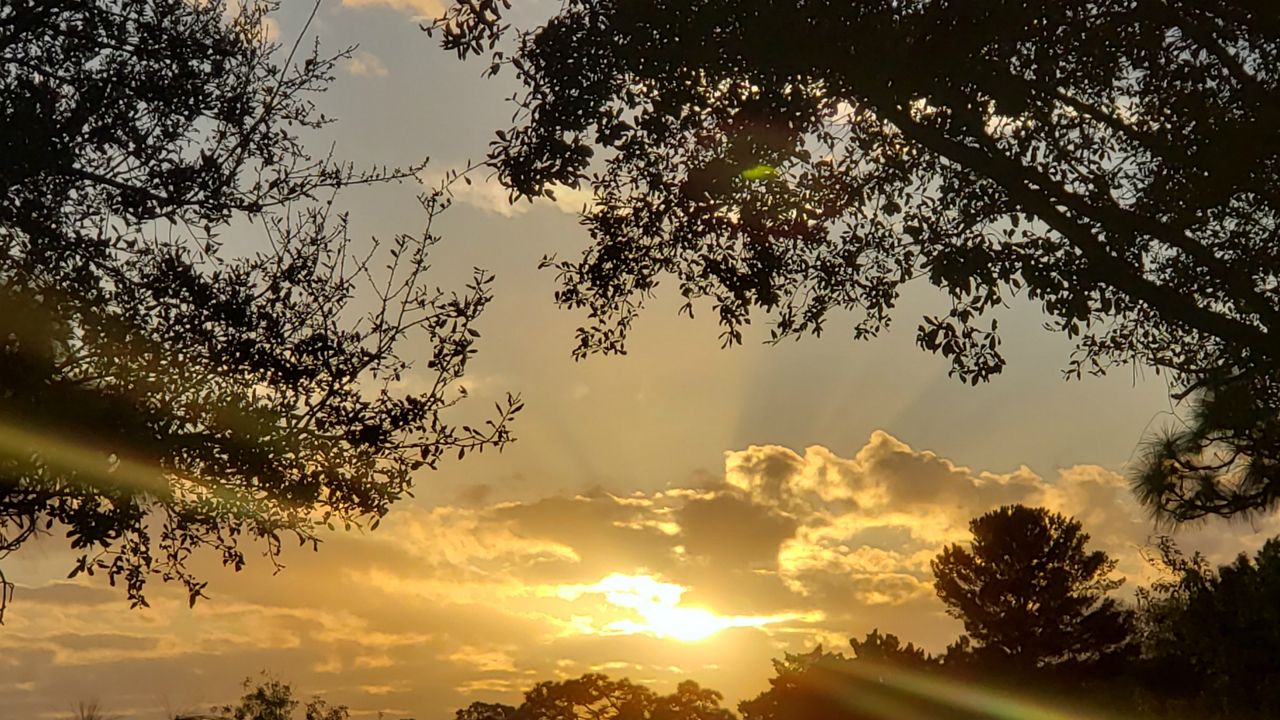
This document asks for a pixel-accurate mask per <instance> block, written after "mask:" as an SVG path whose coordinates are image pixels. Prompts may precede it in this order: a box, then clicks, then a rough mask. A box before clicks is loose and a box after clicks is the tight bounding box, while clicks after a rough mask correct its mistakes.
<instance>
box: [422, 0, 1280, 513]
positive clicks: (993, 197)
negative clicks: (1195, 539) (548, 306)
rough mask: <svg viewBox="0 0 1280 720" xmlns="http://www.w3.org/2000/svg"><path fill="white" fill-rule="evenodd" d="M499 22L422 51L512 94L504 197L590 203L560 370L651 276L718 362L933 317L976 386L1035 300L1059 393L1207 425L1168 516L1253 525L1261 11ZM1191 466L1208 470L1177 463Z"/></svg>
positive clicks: (447, 25) (1193, 8) (464, 24)
mask: <svg viewBox="0 0 1280 720" xmlns="http://www.w3.org/2000/svg"><path fill="white" fill-rule="evenodd" d="M509 4H510V3H509V1H508V0H484V1H481V2H476V1H474V0H466V1H462V0H459V2H456V3H454V5H453V6H452V8H450V10H449V12H448V14H447V15H446V17H445V18H444V19H442V20H441V21H439V22H438V23H436V24H435V26H434V27H433V28H432V30H433V31H435V32H439V33H440V34H441V35H442V36H443V45H444V47H445V48H447V49H450V50H453V51H456V52H457V53H458V54H459V55H460V56H463V57H467V56H473V55H484V54H488V56H489V58H490V60H491V66H490V72H493V73H496V72H499V71H500V70H501V69H502V68H504V67H505V66H508V65H509V66H510V67H511V68H512V69H514V71H515V72H516V74H517V77H518V80H519V81H520V82H521V83H522V84H523V85H524V87H525V90H526V92H525V93H524V95H523V96H522V99H520V101H519V111H518V113H517V120H516V125H515V127H513V128H512V129H511V130H508V131H501V132H499V133H498V135H497V139H496V141H495V142H494V143H493V146H492V151H491V154H490V161H491V162H492V164H493V166H494V167H495V168H496V169H497V171H498V174H499V177H500V179H501V180H502V182H503V183H504V184H505V185H506V186H507V187H509V188H510V189H511V193H512V199H513V200H514V199H516V198H517V197H521V196H529V197H532V196H537V195H539V194H543V193H550V192H551V188H552V186H553V185H555V184H561V185H568V186H571V187H579V186H581V185H583V184H588V185H590V186H591V187H592V188H593V189H594V191H595V196H596V197H595V200H596V203H595V207H594V209H592V210H590V211H589V212H587V213H586V216H585V218H584V222H585V224H586V227H587V228H588V230H589V231H590V233H591V236H592V239H593V244H592V245H591V246H590V248H589V249H588V250H587V251H586V253H585V254H584V255H583V256H582V257H581V258H580V259H578V260H557V259H554V258H549V259H548V261H547V264H548V265H550V266H552V267H554V268H555V269H556V270H557V271H558V273H559V276H560V280H561V283H562V287H561V289H560V291H559V293H558V296H557V297H558V301H559V303H560V304H561V305H563V306H566V307H570V308H578V309H582V310H585V311H586V313H587V316H588V319H589V320H588V326H587V327H585V328H583V329H582V330H581V331H580V333H579V338H578V340H579V342H578V347H577V352H578V353H579V354H585V353H590V352H621V351H622V350H623V347H624V345H623V341H624V339H625V336H626V334H627V330H628V328H629V327H630V325H631V323H632V321H633V320H634V318H635V317H636V314H637V313H638V312H639V311H640V310H641V308H642V306H643V305H644V303H645V301H646V299H647V298H648V297H649V296H650V294H651V292H652V291H653V290H654V288H655V287H656V286H657V284H658V282H659V281H660V280H663V279H668V278H670V279H673V280H674V281H675V283H676V284H677V285H678V287H679V290H680V292H681V293H682V294H683V296H684V297H685V298H687V300H688V304H687V305H686V306H685V311H687V312H689V313H692V312H693V310H694V307H695V305H699V306H700V305H701V304H702V303H703V302H706V301H709V302H710V304H711V305H712V307H713V309H714V310H715V312H716V313H717V314H718V316H719V320H720V323H721V325H722V327H723V339H724V341H725V342H726V343H736V342H740V341H741V339H742V327H743V326H744V325H745V324H747V323H748V322H750V320H751V318H752V317H753V315H755V314H756V311H763V312H765V313H767V314H768V315H769V316H770V317H771V318H772V320H773V323H774V327H773V328H772V330H771V333H770V337H771V339H772V340H774V341H777V340H781V339H783V338H789V337H799V336H802V335H805V334H807V333H813V334H818V333H821V332H822V331H823V330H824V329H825V326H826V322H827V321H828V319H829V318H830V316H831V315H832V313H833V312H836V311H849V312H851V313H852V314H853V328H852V330H853V335H854V336H855V337H858V338H863V337H869V336H873V335H876V334H877V333H879V332H881V331H882V330H884V329H885V328H886V327H888V325H889V323H890V320H891V317H892V313H893V310H894V306H895V303H896V302H897V300H898V298H899V295H900V292H901V291H902V288H903V287H904V286H905V285H907V284H908V283H912V282H916V281H919V282H922V283H929V284H932V285H933V286H936V287H937V288H939V289H941V290H942V291H944V293H945V296H946V300H945V301H944V303H945V304H943V305H942V307H941V308H940V309H939V311H938V312H937V313H936V314H934V315H931V316H927V317H925V318H924V319H923V322H922V323H921V324H920V325H919V326H918V329H917V341H918V343H919V344H920V345H921V346H922V347H923V348H925V349H927V350H930V351H933V352H938V353H941V354H943V355H944V356H946V357H947V358H949V359H950V361H951V366H952V372H953V373H954V374H955V375H958V376H959V377H960V378H961V379H962V380H965V381H969V382H973V383H977V382H979V381H982V380H986V379H988V378H990V377H991V376H992V375H994V374H995V373H998V372H999V371H1000V370H1001V369H1002V368H1003V366H1004V364H1005V360H1004V358H1003V357H1002V355H1001V353H1000V338H999V334H998V327H997V324H996V319H995V317H994V316H993V311H995V310H997V309H999V308H1001V307H1002V306H1004V305H1005V304H1006V303H1007V302H1008V300H1009V299H1010V298H1012V297H1018V296H1021V297H1025V298H1027V299H1029V300H1031V301H1033V302H1035V303H1038V304H1039V305H1040V306H1041V307H1042V308H1043V310H1044V311H1045V313H1047V315H1048V317H1049V325H1050V327H1051V328H1053V329H1055V330H1057V331H1060V332H1062V333H1063V334H1065V335H1066V336H1067V337H1069V338H1072V339H1073V340H1074V341H1075V343H1076V348H1077V349H1076V352H1075V353H1074V354H1073V356H1072V357H1071V359H1070V363H1069V365H1068V372H1069V374H1071V375H1075V376H1079V375H1080V374H1083V373H1086V372H1095V373H1102V372H1105V371H1106V370H1108V369H1109V368H1114V367H1117V366H1126V365H1132V364H1145V365H1148V366H1151V367H1154V368H1156V369H1157V370H1158V371H1160V372H1162V373H1166V374H1167V375H1168V376H1169V378H1170V381H1171V385H1172V392H1173V394H1174V397H1175V398H1177V399H1184V398H1187V397H1189V396H1191V395H1194V394H1198V393H1203V394H1204V395H1205V396H1206V397H1208V398H1210V400H1211V401H1213V400H1214V399H1216V398H1219V397H1226V396H1230V397H1231V398H1232V400H1231V402H1232V403H1239V404H1238V405H1234V406H1233V408H1234V409H1233V413H1234V418H1233V419H1232V420H1231V421H1229V422H1224V423H1223V424H1216V425H1214V426H1213V427H1211V428H1210V430H1211V432H1209V433H1208V434H1191V435H1186V436H1183V438H1182V439H1183V442H1181V443H1179V444H1177V445H1176V446H1173V447H1172V448H1171V454H1172V455H1173V456H1174V457H1176V458H1180V459H1183V460H1185V461H1187V462H1190V463H1197V461H1199V462H1198V463H1197V464H1198V469H1197V471H1196V472H1186V471H1184V470H1182V469H1180V468H1177V467H1169V466H1168V465H1167V464H1166V463H1164V462H1156V463H1154V464H1153V465H1152V468H1153V471H1161V470H1165V469H1168V470H1169V472H1166V473H1165V474H1164V476H1163V477H1162V478H1157V477H1154V476H1153V477H1149V478H1148V482H1146V483H1145V484H1144V487H1145V493H1144V497H1145V499H1147V500H1148V502H1149V503H1150V505H1151V507H1152V508H1153V509H1155V510H1156V511H1158V512H1160V513H1164V514H1168V515H1170V516H1172V517H1173V518H1175V519H1185V518H1189V517H1198V516H1201V515H1204V514H1209V513H1218V514H1233V513H1238V512H1243V511H1246V510H1249V509H1254V508H1269V507H1272V506H1274V505H1275V504H1276V502H1277V501H1278V500H1280V475H1278V474H1277V472H1276V470H1275V468H1276V467H1277V465H1278V464H1280V412H1277V411H1278V410H1280V343H1278V342H1277V341H1276V338H1277V337H1280V276H1278V275H1277V272H1278V271H1277V268H1280V235H1278V233H1280V230H1278V227H1280V225H1278V221H1280V111H1278V110H1277V109H1276V108H1277V107H1278V105H1277V99H1278V98H1280V22H1278V21H1277V19H1276V14H1275V12H1274V9H1273V8H1272V7H1271V4H1270V3H1269V2H1266V1H1265V0H1214V1H1212V2H1204V1H1203V0H1167V1H1164V2H1145V1H1144V0H1086V1H1082V2H1066V3H1063V2H1042V1H1041V0H1000V1H998V2H983V3H965V2H957V1H955V0H867V1H863V2H844V3H841V2H805V3H781V2H770V1H768V0H746V1H743V0H695V1H693V2H660V1H658V0H641V1H635V0H629V1H627V2H621V1H619V0H567V1H566V2H565V3H563V5H562V6H561V8H560V10H559V11H558V12H557V13H556V14H555V15H554V16H553V17H552V18H551V19H550V20H548V21H546V22H545V23H543V24H542V25H540V26H538V27H534V28H526V29H522V30H521V31H520V32H518V34H517V35H516V36H515V38H514V43H511V44H510V45H513V47H509V46H508V44H503V43H502V42H501V41H502V40H503V38H504V34H506V35H509V34H510V33H511V31H510V29H509V24H508V22H507V20H506V19H505V18H504V17H503V16H504V8H505V7H507V6H509ZM1205 456H1208V457H1211V458H1214V459H1212V460H1208V459H1205Z"/></svg>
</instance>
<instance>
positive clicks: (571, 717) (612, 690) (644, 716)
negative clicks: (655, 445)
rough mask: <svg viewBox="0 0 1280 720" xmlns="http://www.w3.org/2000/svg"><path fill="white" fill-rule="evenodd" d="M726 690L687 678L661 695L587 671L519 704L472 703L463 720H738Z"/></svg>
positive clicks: (547, 685) (540, 688)
mask: <svg viewBox="0 0 1280 720" xmlns="http://www.w3.org/2000/svg"><path fill="white" fill-rule="evenodd" d="M721 697H722V696H721V695H720V693H718V692H716V691H714V690H708V689H705V688H702V687H699V686H698V684H697V683H695V682H693V681H691V680H686V681H684V682H682V683H680V685H679V686H678V687H677V688H676V691H675V692H674V693H672V694H670V695H658V694H657V693H655V692H654V691H652V690H650V689H649V688H647V687H644V686H643V685H637V684H635V683H632V682H631V681H629V680H626V679H623V680H612V679H610V678H609V677H608V676H606V675H601V674H598V673H597V674H587V675H583V676H582V677H579V678H573V679H570V680H562V681H559V682H555V681H547V682H540V683H538V684H537V685H535V686H533V687H532V688H530V689H529V691H528V692H526V693H525V695H524V702H522V703H521V704H520V707H518V708H512V707H511V706H509V705H500V704H492V703H472V704H471V705H469V706H468V707H467V708H466V709H463V710H459V711H458V712H457V713H456V715H457V717H458V720H733V714H732V713H730V712H729V711H728V710H725V709H724V708H721V707H720V698H721Z"/></svg>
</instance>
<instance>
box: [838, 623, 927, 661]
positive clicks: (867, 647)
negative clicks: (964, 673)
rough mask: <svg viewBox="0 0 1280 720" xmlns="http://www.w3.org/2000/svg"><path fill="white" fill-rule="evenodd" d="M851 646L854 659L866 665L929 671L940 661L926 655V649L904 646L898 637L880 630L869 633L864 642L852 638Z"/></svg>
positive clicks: (909, 644)
mask: <svg viewBox="0 0 1280 720" xmlns="http://www.w3.org/2000/svg"><path fill="white" fill-rule="evenodd" d="M849 646H850V647H852V648H853V653H854V659H855V660H861V661H863V662H866V663H877V664H881V665H892V666H896V667H905V668H911V669H913V670H927V669H933V668H936V667H937V666H938V659H937V658H935V657H933V656H932V655H929V654H928V653H926V652H925V651H924V648H920V647H916V645H915V643H912V642H908V643H907V644H906V645H903V644H902V641H901V640H899V639H898V636H897V635H894V634H892V633H886V634H881V633H880V629H879V628H876V629H875V630H872V631H871V632H869V633H867V636H866V637H865V638H863V639H862V640H859V639H857V638H850V639H849Z"/></svg>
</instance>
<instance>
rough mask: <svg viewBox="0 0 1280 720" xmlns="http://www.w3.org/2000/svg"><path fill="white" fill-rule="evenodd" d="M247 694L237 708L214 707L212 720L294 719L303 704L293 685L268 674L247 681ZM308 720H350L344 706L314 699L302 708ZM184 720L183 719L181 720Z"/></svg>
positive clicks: (245, 688) (349, 715) (235, 705)
mask: <svg viewBox="0 0 1280 720" xmlns="http://www.w3.org/2000/svg"><path fill="white" fill-rule="evenodd" d="M244 690H245V693H244V695H243V696H242V697H241V698H240V701H239V702H238V703H236V704H234V705H222V706H220V707H215V708H213V715H212V716H206V717H209V718H210V720H215V719H216V720H294V713H296V712H297V710H298V707H299V706H300V705H301V704H302V703H300V702H299V701H298V700H297V699H295V698H294V695H293V686H292V685H289V684H288V683H285V682H282V681H280V680H278V679H276V678H273V677H271V676H269V675H267V674H265V673H264V674H263V676H262V678H261V680H260V681H259V682H258V683H257V684H256V685H255V684H254V681H253V678H245V681H244ZM303 717H304V718H305V720H349V719H350V717H351V713H350V711H349V710H348V709H347V707H346V706H345V705H330V704H329V703H328V702H326V701H325V700H324V699H323V698H320V697H313V698H311V700H310V701H308V702H307V704H306V707H305V708H304V709H303ZM179 720H181V718H180V719H179Z"/></svg>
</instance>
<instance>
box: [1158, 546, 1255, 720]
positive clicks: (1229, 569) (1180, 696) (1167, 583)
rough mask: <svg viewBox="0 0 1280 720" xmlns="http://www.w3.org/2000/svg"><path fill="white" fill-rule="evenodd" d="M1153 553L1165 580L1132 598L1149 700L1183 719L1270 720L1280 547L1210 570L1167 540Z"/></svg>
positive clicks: (1196, 558)
mask: <svg viewBox="0 0 1280 720" xmlns="http://www.w3.org/2000/svg"><path fill="white" fill-rule="evenodd" d="M1157 551H1158V552H1157V556H1156V558H1155V559H1154V560H1153V565H1155V566H1156V567H1158V568H1159V569H1161V570H1162V571H1164V573H1165V578H1164V579H1163V580H1161V581H1159V582H1156V583H1154V584H1153V585H1152V587H1151V588H1150V589H1144V591H1140V592H1139V594H1138V601H1139V602H1138V610H1139V613H1138V618H1139V621H1140V622H1139V628H1140V629H1141V631H1142V632H1141V638H1142V645H1143V655H1144V658H1143V659H1144V665H1145V668H1144V669H1145V670H1146V672H1145V678H1144V679H1145V685H1146V688H1145V689H1146V690H1147V695H1148V696H1149V699H1150V700H1151V701H1152V702H1153V704H1157V705H1161V706H1164V707H1166V708H1169V709H1173V710H1179V711H1181V713H1182V714H1183V715H1186V716H1191V715H1208V716H1210V717H1232V718H1237V717H1239V718H1269V717H1276V716H1277V714H1278V713H1280V689H1278V688H1280V685H1278V683H1280V659H1277V657H1276V653H1275V648H1276V647H1277V646H1280V608H1277V606H1276V602H1275V599H1276V597H1280V540H1277V539H1275V538H1273V539H1271V540H1268V541H1267V542H1266V544H1264V545H1263V547H1262V549H1261V550H1259V551H1258V552H1257V553H1256V554H1255V555H1254V556H1253V557H1249V556H1247V555H1245V554H1243V553H1242V554H1241V555H1240V556H1239V557H1237V558H1236V560H1235V561H1233V562H1232V563H1230V564H1227V565H1223V566H1221V567H1219V568H1217V569H1216V570H1215V569H1213V568H1212V567H1211V566H1210V565H1209V564H1208V562H1207V561H1205V559H1204V558H1203V557H1201V556H1199V555H1198V554H1197V555H1193V556H1192V557H1190V558H1187V557H1185V556H1183V555H1182V553H1181V552H1179V551H1178V549H1177V547H1176V546H1175V545H1174V544H1173V542H1172V541H1171V540H1169V539H1168V538H1163V539H1162V540H1161V541H1160V542H1159V544H1158V546H1157Z"/></svg>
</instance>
